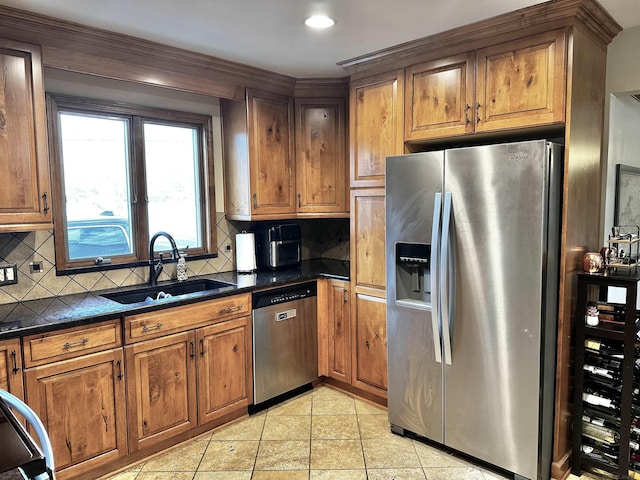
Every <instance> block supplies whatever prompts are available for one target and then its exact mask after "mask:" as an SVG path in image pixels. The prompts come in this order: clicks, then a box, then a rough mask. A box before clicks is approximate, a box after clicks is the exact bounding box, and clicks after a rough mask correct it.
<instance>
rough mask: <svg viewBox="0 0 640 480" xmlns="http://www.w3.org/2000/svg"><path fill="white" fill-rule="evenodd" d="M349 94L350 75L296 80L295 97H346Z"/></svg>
mask: <svg viewBox="0 0 640 480" xmlns="http://www.w3.org/2000/svg"><path fill="white" fill-rule="evenodd" d="M348 95H349V77H343V78H303V79H298V80H296V86H295V90H294V97H295V98H316V97H325V98H326V97H334V98H335V97H344V98H346V97H347V96H348Z"/></svg>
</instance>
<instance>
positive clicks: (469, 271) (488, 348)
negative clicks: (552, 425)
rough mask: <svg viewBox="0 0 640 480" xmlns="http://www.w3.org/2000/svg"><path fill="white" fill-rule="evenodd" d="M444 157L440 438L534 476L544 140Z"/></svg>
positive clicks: (544, 194) (544, 201) (546, 215)
mask: <svg viewBox="0 0 640 480" xmlns="http://www.w3.org/2000/svg"><path fill="white" fill-rule="evenodd" d="M445 157H446V158H445V173H444V177H445V191H447V192H451V230H450V232H451V237H450V238H451V241H450V243H449V245H448V247H449V249H450V254H449V255H448V259H447V265H445V266H442V268H443V269H447V270H446V272H447V273H448V283H449V284H450V285H451V288H450V289H449V291H448V292H447V294H446V295H444V296H443V303H445V302H448V303H447V305H446V308H443V312H444V311H448V313H449V315H450V318H443V324H444V323H446V324H447V326H448V327H449V336H450V339H451V365H445V385H446V390H445V441H444V443H445V444H446V445H448V446H450V447H452V448H454V449H456V450H460V451H462V452H465V453H468V454H470V455H473V456H474V457H477V458H480V459H482V460H485V461H487V462H489V463H492V464H494V465H497V466H499V467H502V468H504V469H507V470H509V471H511V472H514V473H516V474H518V475H520V476H523V477H525V478H538V477H537V473H538V465H537V462H538V457H539V451H538V450H539V444H538V442H539V435H538V432H539V411H540V409H539V406H540V403H539V402H540V391H541V390H540V385H541V367H540V365H541V361H542V359H541V353H542V352H541V341H542V335H543V328H542V321H543V319H542V317H543V314H542V312H543V300H544V298H543V276H544V265H545V263H544V262H545V256H546V254H547V238H546V237H547V224H546V222H547V219H550V221H557V213H556V212H547V195H548V188H547V184H548V178H547V177H548V169H549V166H548V155H547V144H546V142H544V141H536V142H524V143H515V144H505V145H494V146H483V147H475V148H462V149H455V150H449V151H447V152H446V154H445ZM550 213H551V215H549V214H550ZM443 248H444V247H443ZM445 277H446V275H445ZM443 336H444V337H446V335H443ZM546 468H548V465H547V466H546ZM547 475H548V473H547ZM541 478H542V477H541Z"/></svg>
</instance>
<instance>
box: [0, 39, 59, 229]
mask: <svg viewBox="0 0 640 480" xmlns="http://www.w3.org/2000/svg"><path fill="white" fill-rule="evenodd" d="M0 71H1V72H2V88H0V172H2V179H3V185H2V188H1V189H0V232H11V231H31V230H36V229H51V228H53V224H52V222H53V217H52V215H51V188H50V178H49V156H48V153H47V131H46V117H45V104H44V82H43V79H42V60H41V53H40V47H39V46H37V45H31V44H27V43H22V42H16V41H13V40H7V39H0Z"/></svg>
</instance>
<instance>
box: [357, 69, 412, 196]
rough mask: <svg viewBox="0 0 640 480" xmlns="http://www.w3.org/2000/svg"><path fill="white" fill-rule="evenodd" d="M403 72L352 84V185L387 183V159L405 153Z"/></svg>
mask: <svg viewBox="0 0 640 480" xmlns="http://www.w3.org/2000/svg"><path fill="white" fill-rule="evenodd" d="M403 93H404V71H403V70H398V71H394V72H390V73H386V74H383V75H378V76H375V77H371V78H367V79H363V80H357V81H354V82H352V83H351V87H350V92H349V136H350V138H349V143H350V158H351V161H350V163H351V175H350V178H351V187H352V188H354V187H382V186H384V176H385V159H386V157H387V156H389V155H400V154H402V153H403V152H404V144H403V139H404V137H403V122H404V114H403V111H404V103H403V100H402V98H403Z"/></svg>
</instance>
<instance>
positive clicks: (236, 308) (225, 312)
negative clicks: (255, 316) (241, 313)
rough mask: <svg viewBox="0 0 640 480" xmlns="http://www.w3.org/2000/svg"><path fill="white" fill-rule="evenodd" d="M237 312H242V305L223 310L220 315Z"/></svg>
mask: <svg viewBox="0 0 640 480" xmlns="http://www.w3.org/2000/svg"><path fill="white" fill-rule="evenodd" d="M236 310H242V305H236V306H235V307H229V308H223V309H222V310H220V311H219V312H218V313H220V314H221V315H225V314H227V313H232V312H235V311H236Z"/></svg>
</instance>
